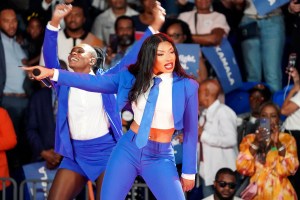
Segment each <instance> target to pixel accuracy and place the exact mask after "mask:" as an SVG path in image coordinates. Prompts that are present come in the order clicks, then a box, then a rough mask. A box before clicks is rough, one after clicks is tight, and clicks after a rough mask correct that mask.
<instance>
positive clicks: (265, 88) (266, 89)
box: [248, 83, 272, 102]
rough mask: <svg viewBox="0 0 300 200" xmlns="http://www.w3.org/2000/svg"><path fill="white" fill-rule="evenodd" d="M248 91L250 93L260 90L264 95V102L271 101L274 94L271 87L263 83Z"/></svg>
mask: <svg viewBox="0 0 300 200" xmlns="http://www.w3.org/2000/svg"><path fill="white" fill-rule="evenodd" d="M248 92H249V94H252V93H254V92H259V93H260V94H261V95H262V96H263V97H264V102H267V101H269V100H270V99H271V96H272V93H271V90H270V88H269V87H268V86H266V85H264V84H262V83H260V84H257V85H255V86H254V87H252V88H251V89H250V90H249V91H248Z"/></svg>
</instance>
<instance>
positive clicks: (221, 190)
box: [203, 168, 241, 200]
mask: <svg viewBox="0 0 300 200" xmlns="http://www.w3.org/2000/svg"><path fill="white" fill-rule="evenodd" d="M214 189H215V193H214V194H212V195H210V196H208V197H206V198H205V199H203V200H241V198H238V197H235V196H234V193H235V190H236V174H235V172H234V171H232V170H231V169H230V168H221V169H219V170H218V172H217V174H216V178H215V181H214Z"/></svg>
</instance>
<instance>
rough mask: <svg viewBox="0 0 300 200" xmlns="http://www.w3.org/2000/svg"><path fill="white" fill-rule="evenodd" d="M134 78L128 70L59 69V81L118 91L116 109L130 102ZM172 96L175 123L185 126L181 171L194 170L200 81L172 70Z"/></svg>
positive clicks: (177, 127)
mask: <svg viewBox="0 0 300 200" xmlns="http://www.w3.org/2000/svg"><path fill="white" fill-rule="evenodd" d="M134 82H135V77H134V76H133V74H131V73H130V72H129V71H128V70H125V71H122V72H120V73H117V74H105V75H103V76H92V75H88V74H82V73H70V72H67V71H62V70H60V71H59V78H58V81H57V84H58V85H68V86H71V87H76V88H80V89H83V90H87V91H91V92H101V93H107V94H114V93H117V109H118V111H121V110H122V108H123V107H124V106H125V105H126V103H128V92H129V91H130V89H131V87H132V85H133V83H134ZM172 100H173V102H172V106H173V108H172V111H173V116H174V127H175V129H176V130H183V160H182V163H183V166H182V172H183V173H185V174H195V173H196V169H197V167H196V164H197V160H196V158H197V155H196V150H197V140H198V83H197V82H196V81H194V80H192V79H188V78H182V77H179V76H177V74H176V73H173V88H172Z"/></svg>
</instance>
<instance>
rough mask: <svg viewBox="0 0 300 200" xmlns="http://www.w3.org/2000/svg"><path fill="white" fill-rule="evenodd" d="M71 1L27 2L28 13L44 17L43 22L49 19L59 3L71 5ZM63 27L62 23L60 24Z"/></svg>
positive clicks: (46, 0)
mask: <svg viewBox="0 0 300 200" xmlns="http://www.w3.org/2000/svg"><path fill="white" fill-rule="evenodd" d="M72 2H73V0H29V8H28V10H29V12H36V13H39V14H40V15H41V16H43V17H44V19H45V21H46V22H47V21H49V20H50V19H51V16H52V13H53V11H54V9H55V6H56V5H57V4H59V3H72ZM61 26H62V27H65V24H64V23H61Z"/></svg>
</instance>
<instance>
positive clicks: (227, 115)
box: [199, 79, 238, 197]
mask: <svg viewBox="0 0 300 200" xmlns="http://www.w3.org/2000/svg"><path fill="white" fill-rule="evenodd" d="M220 92H221V87H220V84H219V83H218V81H217V80H215V79H207V80H204V81H203V82H201V84H200V87H199V105H200V106H202V107H203V108H204V110H203V112H202V114H201V117H200V119H199V142H200V156H199V158H200V167H199V168H200V176H201V178H202V180H203V185H202V189H203V196H204V197H207V196H209V195H211V194H213V193H214V190H213V183H214V175H215V174H216V172H217V171H218V170H219V169H220V168H222V167H227V168H230V169H232V170H235V169H236V165H235V161H236V157H237V154H238V150H237V124H236V121H237V120H236V119H237V116H236V114H235V112H234V111H233V110H232V109H231V108H229V107H228V106H226V105H225V104H222V103H220V101H219V100H218V96H219V94H220ZM201 147H202V148H201Z"/></svg>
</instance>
